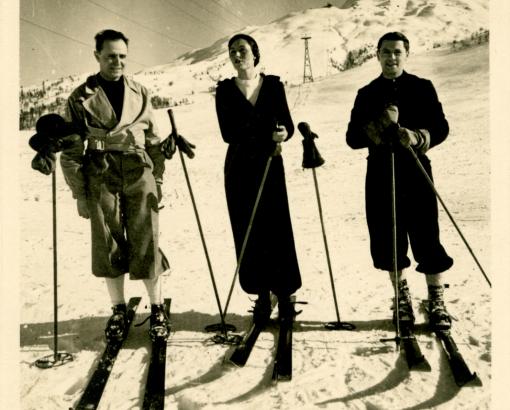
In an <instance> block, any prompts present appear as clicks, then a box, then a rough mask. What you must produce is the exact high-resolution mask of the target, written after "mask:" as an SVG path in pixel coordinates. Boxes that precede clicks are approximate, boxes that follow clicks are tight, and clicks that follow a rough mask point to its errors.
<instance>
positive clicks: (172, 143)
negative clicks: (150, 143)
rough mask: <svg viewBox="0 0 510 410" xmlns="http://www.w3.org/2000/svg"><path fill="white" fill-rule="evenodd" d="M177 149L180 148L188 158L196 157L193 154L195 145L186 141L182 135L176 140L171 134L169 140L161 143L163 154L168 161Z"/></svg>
mask: <svg viewBox="0 0 510 410" xmlns="http://www.w3.org/2000/svg"><path fill="white" fill-rule="evenodd" d="M177 147H179V149H180V150H181V151H182V152H184V153H185V154H186V155H187V156H188V158H193V157H194V156H195V153H194V152H193V149H194V148H195V145H193V144H192V143H191V142H189V141H188V140H186V138H184V137H183V136H182V135H178V136H177V138H175V136H174V134H170V135H169V136H168V138H167V139H165V140H164V141H163V142H162V143H161V152H163V155H164V156H165V158H166V159H172V157H173V156H174V154H175V151H176V150H177Z"/></svg>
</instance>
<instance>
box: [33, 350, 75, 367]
mask: <svg viewBox="0 0 510 410" xmlns="http://www.w3.org/2000/svg"><path fill="white" fill-rule="evenodd" d="M73 359H74V358H73V355H72V354H71V353H66V352H58V353H54V354H50V355H48V356H44V357H41V358H40V359H37V360H36V361H35V362H34V364H35V366H36V367H38V368H39V369H51V368H53V367H59V366H62V365H64V364H66V363H69V362H72V361H73Z"/></svg>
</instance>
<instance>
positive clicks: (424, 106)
mask: <svg viewBox="0 0 510 410" xmlns="http://www.w3.org/2000/svg"><path fill="white" fill-rule="evenodd" d="M408 56H409V40H408V39H407V38H406V36H405V35H404V34H402V33H399V32H390V33H386V34H384V35H383V36H382V37H381V38H380V39H379V41H378V44H377V60H378V61H379V64H380V65H381V69H382V73H381V75H380V76H379V77H378V78H376V79H375V80H373V81H372V82H370V83H369V84H368V85H366V86H365V87H363V88H361V89H360V90H358V93H357V96H356V99H355V102H354V107H353V109H352V111H351V118H350V122H349V125H348V129H347V134H346V141H347V144H348V145H349V147H351V148H353V149H361V148H368V158H367V173H366V184H365V200H366V218H367V224H368V230H369V235H370V252H371V255H372V260H373V264H374V267H375V268H377V269H381V270H385V271H388V272H389V273H390V278H391V280H392V282H394V280H395V275H394V272H393V269H394V268H393V240H392V238H393V236H392V208H391V195H392V194H391V192H392V187H391V181H392V176H391V162H390V161H391V150H392V149H393V151H394V158H395V191H396V228H397V231H396V232H397V249H396V257H397V278H398V279H397V280H398V283H397V286H396V288H397V289H398V301H399V304H398V307H395V306H394V309H398V312H399V319H400V322H401V324H413V323H414V320H415V317H414V313H413V308H412V303H411V295H410V292H409V288H408V285H407V280H406V275H405V272H404V270H405V269H406V268H408V267H409V266H410V265H411V262H410V259H409V257H408V256H407V252H408V246H409V244H410V246H411V250H412V253H413V256H414V259H415V260H416V262H417V263H418V265H417V267H416V270H417V271H418V272H421V273H423V274H425V279H426V283H427V288H428V299H429V306H428V314H429V325H430V327H431V328H432V329H438V330H439V329H449V328H450V327H451V317H450V315H449V314H448V312H447V310H446V308H445V304H444V299H443V293H444V278H443V273H444V272H445V271H446V270H448V269H449V268H450V267H451V266H452V265H453V260H452V258H450V257H449V256H448V255H447V253H446V251H445V249H444V248H443V246H442V245H441V242H440V239H439V224H438V206H437V200H436V197H435V193H434V191H433V190H432V189H431V187H430V185H429V184H428V182H427V180H426V178H425V177H424V175H422V173H421V171H420V169H419V167H418V164H416V161H415V159H414V157H413V155H412V153H411V152H409V148H412V149H413V150H414V151H415V152H416V154H417V156H418V158H419V161H420V162H421V164H422V165H423V167H424V168H425V170H426V172H427V174H428V175H429V176H430V178H432V168H431V163H430V160H429V158H428V157H427V155H426V153H427V151H428V150H429V149H431V148H433V147H435V146H436V145H438V144H440V143H442V142H443V141H444V140H445V139H446V137H447V136H448V132H449V126H448V122H447V120H446V118H445V115H444V113H443V109H442V105H441V103H440V102H439V99H438V96H437V93H436V91H435V89H434V86H433V84H432V82H431V81H429V80H426V79H422V78H419V77H417V76H415V75H412V74H409V73H407V72H406V71H405V70H404V65H405V63H406V61H407V58H408ZM393 286H394V289H395V283H393ZM395 317H396V314H395V310H394V320H395Z"/></svg>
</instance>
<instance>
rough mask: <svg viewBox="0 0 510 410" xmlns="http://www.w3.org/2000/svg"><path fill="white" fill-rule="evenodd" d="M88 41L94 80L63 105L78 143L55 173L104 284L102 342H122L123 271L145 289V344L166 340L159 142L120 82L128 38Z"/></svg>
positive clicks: (127, 84)
mask: <svg viewBox="0 0 510 410" xmlns="http://www.w3.org/2000/svg"><path fill="white" fill-rule="evenodd" d="M95 40H96V49H95V52H94V55H95V58H96V60H97V62H98V63H99V73H97V74H95V75H91V76H90V77H88V78H87V80H86V82H85V83H83V84H81V85H80V86H79V87H78V88H76V89H75V90H74V91H73V92H72V93H71V95H70V97H69V99H68V101H67V111H68V112H67V116H68V118H67V120H68V121H70V122H72V123H73V124H75V125H77V126H78V127H79V129H80V132H79V133H80V136H81V138H78V139H76V143H74V144H73V145H72V146H71V147H68V148H66V149H64V150H63V151H62V155H61V165H62V170H63V173H64V177H65V180H66V182H67V184H68V185H69V187H70V188H71V191H72V194H73V197H74V198H75V199H76V201H77V207H78V214H79V215H80V216H81V217H83V218H87V219H90V222H91V231H92V273H93V274H94V275H95V276H97V277H101V278H105V281H106V285H107V288H108V292H109V295H110V298H111V302H112V306H113V307H112V310H113V315H112V316H111V317H110V319H109V320H108V323H107V325H106V329H105V334H106V337H107V339H122V338H123V337H124V336H125V323H126V302H125V297H124V278H125V274H126V273H128V272H129V276H130V279H135V280H142V281H143V282H144V284H145V286H146V288H147V292H148V296H149V299H150V302H151V317H150V329H149V334H150V336H151V338H153V339H155V338H157V337H164V338H166V337H168V332H169V329H170V327H169V322H168V318H167V317H166V315H165V312H164V309H163V305H162V296H161V289H160V286H161V285H160V275H161V274H162V273H163V272H164V271H166V270H167V269H168V268H169V265H168V261H167V260H166V258H165V256H164V254H163V253H162V252H161V250H160V249H159V247H158V235H159V231H158V218H159V217H158V202H159V200H160V199H161V187H160V186H161V184H162V182H163V172H164V169H165V166H164V160H165V157H164V156H163V154H162V152H161V149H160V145H161V139H160V137H159V135H158V130H157V127H156V124H155V122H154V118H153V112H152V107H151V102H150V98H149V95H148V91H147V89H146V88H145V87H144V86H142V85H140V84H138V83H136V82H135V81H133V80H131V79H128V78H126V77H125V76H124V68H125V65H126V57H127V53H128V39H127V38H126V37H125V36H124V34H123V33H121V32H117V31H114V30H104V31H102V32H100V33H98V34H97V35H96V36H95Z"/></svg>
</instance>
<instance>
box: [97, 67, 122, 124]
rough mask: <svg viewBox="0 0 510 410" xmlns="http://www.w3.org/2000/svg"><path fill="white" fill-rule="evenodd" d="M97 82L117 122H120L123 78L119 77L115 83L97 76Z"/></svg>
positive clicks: (99, 75)
mask: <svg viewBox="0 0 510 410" xmlns="http://www.w3.org/2000/svg"><path fill="white" fill-rule="evenodd" d="M96 77H97V82H98V83H99V85H100V86H101V88H102V89H103V90H104V92H105V94H106V96H107V97H108V101H110V104H111V105H112V107H113V111H115V116H116V117H117V121H120V116H121V115H122V106H123V104H124V76H122V77H120V78H119V79H118V80H117V81H108V80H105V79H104V78H103V77H102V76H101V74H97V76H96Z"/></svg>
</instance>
